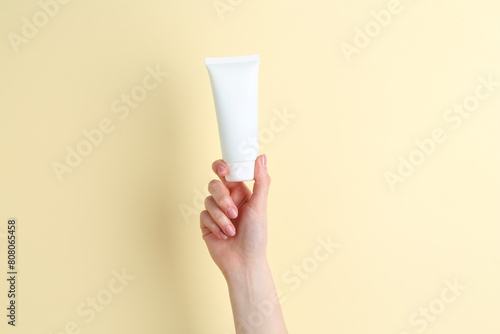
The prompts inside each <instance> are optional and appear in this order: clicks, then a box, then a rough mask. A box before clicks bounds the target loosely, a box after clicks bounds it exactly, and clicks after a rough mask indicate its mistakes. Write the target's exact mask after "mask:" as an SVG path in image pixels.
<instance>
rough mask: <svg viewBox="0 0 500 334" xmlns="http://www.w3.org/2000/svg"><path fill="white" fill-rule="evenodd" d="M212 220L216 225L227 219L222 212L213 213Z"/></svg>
mask: <svg viewBox="0 0 500 334" xmlns="http://www.w3.org/2000/svg"><path fill="white" fill-rule="evenodd" d="M213 218H214V220H215V221H216V222H218V223H222V222H224V221H225V220H226V219H227V217H226V215H225V214H224V213H222V211H217V212H214V214H213Z"/></svg>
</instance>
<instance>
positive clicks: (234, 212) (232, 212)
mask: <svg viewBox="0 0 500 334" xmlns="http://www.w3.org/2000/svg"><path fill="white" fill-rule="evenodd" d="M227 216H228V217H229V218H231V219H234V218H236V217H238V210H237V209H236V207H234V206H232V207H230V208H229V209H227Z"/></svg>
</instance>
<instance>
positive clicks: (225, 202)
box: [220, 195, 233, 207]
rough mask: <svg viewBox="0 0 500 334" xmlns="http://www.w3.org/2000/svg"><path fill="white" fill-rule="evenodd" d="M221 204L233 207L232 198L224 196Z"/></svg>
mask: <svg viewBox="0 0 500 334" xmlns="http://www.w3.org/2000/svg"><path fill="white" fill-rule="evenodd" d="M220 203H221V205H222V206H224V207H229V206H231V205H232V203H233V200H232V199H231V196H229V195H224V196H222V197H221V198H220Z"/></svg>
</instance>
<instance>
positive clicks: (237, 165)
mask: <svg viewBox="0 0 500 334" xmlns="http://www.w3.org/2000/svg"><path fill="white" fill-rule="evenodd" d="M226 165H227V167H228V168H229V173H227V175H226V180H227V181H229V182H241V181H251V180H253V179H254V168H255V160H254V161H242V162H226Z"/></svg>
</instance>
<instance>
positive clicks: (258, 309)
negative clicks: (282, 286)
mask: <svg viewBox="0 0 500 334" xmlns="http://www.w3.org/2000/svg"><path fill="white" fill-rule="evenodd" d="M225 276H226V281H227V284H228V288H229V297H230V299H231V307H232V309H233V317H234V323H235V327H236V333H237V334H261V333H262V334H269V333H273V334H286V333H288V332H287V329H286V326H285V321H284V319H283V314H282V312H281V305H280V303H279V299H278V296H277V293H276V288H275V286H274V281H273V277H272V274H271V271H270V269H269V266H268V264H267V261H262V262H261V263H259V264H254V265H252V266H251V267H250V268H248V269H245V270H242V271H238V272H234V273H229V274H226V275H225Z"/></svg>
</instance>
